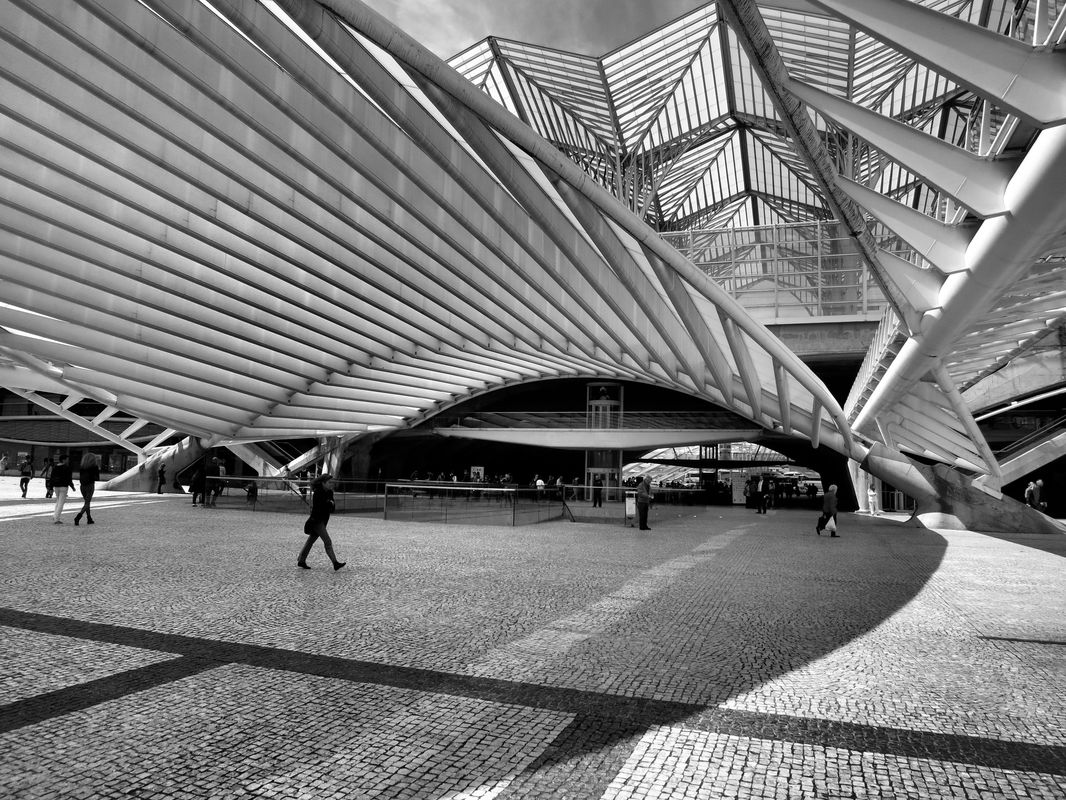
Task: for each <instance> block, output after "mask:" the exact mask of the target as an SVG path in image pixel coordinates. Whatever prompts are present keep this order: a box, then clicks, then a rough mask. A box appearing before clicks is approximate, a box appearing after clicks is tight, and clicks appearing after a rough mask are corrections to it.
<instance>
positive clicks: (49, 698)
mask: <svg viewBox="0 0 1066 800" xmlns="http://www.w3.org/2000/svg"><path fill="white" fill-rule="evenodd" d="M217 666H218V662H217V661H201V660H199V659H195V658H173V659H170V660H169V661H162V662H160V663H158V664H149V665H148V666H146V667H139V668H137V669H131V670H127V671H125V672H118V673H115V674H114V675H108V676H107V677H105V678H99V679H97V680H94V681H88V682H86V683H79V684H78V685H77V686H68V687H66V688H64V689H57V690H55V691H54V692H46V693H44V694H39V695H35V696H34V697H27V698H25V699H23V700H17V701H15V702H14V703H8V704H7V705H3V706H0V734H3V733H7V732H8V731H13V730H15V729H17V728H22V727H25V726H26V725H34V724H36V723H38V722H44V721H45V720H47V719H52V718H53V717H59V716H62V715H63V714H70V713H73V712H75V711H81V710H82V709H86V708H90V707H91V706H95V705H98V704H99V703H106V702H107V701H109V700H117V699H118V698H120V697H125V696H127V695H130V694H133V693H134V692H140V691H143V690H145V689H152V688H154V687H156V686H162V685H164V684H167V683H172V682H173V681H177V680H181V679H182V678H187V677H189V676H190V675H195V674H197V673H198V672H203V671H204V670H208V669H213V668H215V667H217Z"/></svg>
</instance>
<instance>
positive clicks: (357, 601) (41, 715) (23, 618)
mask: <svg viewBox="0 0 1066 800" xmlns="http://www.w3.org/2000/svg"><path fill="white" fill-rule="evenodd" d="M7 483H8V481H7V480H0V538H2V539H3V544H4V547H5V555H6V558H5V560H4V562H3V564H2V565H0V634H6V635H4V636H3V638H2V640H0V675H4V676H6V680H7V683H6V684H4V685H5V688H8V689H9V690H10V691H9V692H8V694H7V695H6V696H5V697H4V698H2V699H0V752H2V753H3V754H4V757H3V758H2V759H0V796H3V797H5V798H6V797H9V796H10V797H12V798H23V797H34V798H36V797H56V798H60V797H61V798H69V797H111V796H115V797H117V796H120V795H121V796H136V797H166V798H193V797H195V798H200V797H219V798H221V797H240V796H257V797H300V796H303V797H326V798H329V797H334V796H337V797H341V796H344V797H353V796H355V797H364V796H365V797H381V798H393V797H402V798H407V797H427V798H429V797H432V798H434V800H440V799H441V798H452V800H455V798H468V797H469V798H474V797H485V798H499V800H516V799H518V798H521V799H522V800H525V798H601V797H649V798H670V797H688V796H693V797H697V796H698V797H717V796H722V797H737V798H763V797H789V798H791V797H796V798H804V797H811V798H814V797H852V796H854V797H912V796H913V797H963V798H982V800H983V798H986V797H989V798H991V797H1006V798H1013V797H1063V796H1066V791H1064V788H1063V785H1062V781H1063V776H1066V742H1064V741H1063V736H1064V734H1063V731H1066V700H1064V693H1063V691H1062V687H1063V686H1064V685H1066V591H1064V590H1066V571H1064V570H1063V569H1062V565H1063V563H1064V562H1063V559H1064V558H1066V537H1053V536H1052V537H1034V536H1026V535H1021V536H1013V537H1009V536H998V537H992V536H984V535H980V534H974V533H968V532H938V531H925V530H916V529H911V528H906V527H903V526H901V525H900V521H899V520H894V519H891V518H881V519H870V518H864V517H858V516H854V515H842V517H841V520H842V522H843V526H842V527H843V532H842V536H841V537H840V538H839V539H832V540H830V539H828V538H826V537H816V536H814V535H813V529H812V528H813V526H812V525H811V524H810V522H811V519H810V517H811V516H812V515H811V514H810V513H803V512H791V511H775V512H771V513H770V514H768V515H766V516H755V515H754V514H752V513H751V512H746V511H745V510H743V509H739V508H738V509H706V510H700V509H686V510H685V512H684V513H683V514H682V513H680V512H677V511H676V510H674V511H669V510H668V509H659V508H656V509H654V510H653V514H654V515H656V516H655V518H654V519H653V525H652V527H653V531H652V532H650V533H644V532H639V531H636V530H635V529H631V528H625V527H623V526H621V525H614V524H610V525H608V524H583V525H574V524H569V523H563V522H553V523H546V524H541V525H537V526H530V527H524V528H501V527H491V526H483V527H475V526H470V527H467V526H445V525H437V524H432V523H422V524H410V523H395V522H383V521H381V520H377V519H365V518H356V517H345V516H340V517H337V518H336V519H335V520H333V521H331V525H330V528H331V532H332V534H333V536H334V541H335V544H336V546H337V549H338V552H339V553H340V554H341V557H342V558H346V559H347V560H348V561H349V567H348V568H347V569H345V570H342V571H341V572H334V571H333V570H332V569H330V568H329V566H328V564H327V562H326V560H325V557H324V555H323V554H322V553H321V551H320V550H316V551H314V552H313V554H312V557H311V564H312V566H313V567H314V568H313V569H311V570H309V571H304V570H298V569H296V568H295V554H296V551H297V550H298V548H299V546H300V544H301V542H302V537H301V535H300V527H301V520H300V519H299V518H297V517H293V516H286V515H281V514H270V513H257V512H252V511H248V510H240V511H231V510H218V511H214V512H212V511H208V510H203V509H198V510H196V511H195V512H194V511H193V510H192V509H191V508H190V507H189V506H188V505H187V504H186V503H184V502H182V500H181V499H180V498H164V499H162V500H159V499H158V498H153V499H151V500H150V501H146V500H144V498H143V496H142V497H140V498H138V497H128V496H127V497H114V498H107V497H106V495H105V497H104V499H108V500H111V501H112V502H109V503H108V504H106V505H101V510H100V511H99V512H98V513H97V514H94V516H95V517H96V518H97V524H96V525H94V526H93V527H92V528H86V527H85V526H81V527H79V528H74V527H73V526H71V525H64V526H52V525H51V524H50V522H49V520H48V518H47V517H46V516H35V514H40V513H41V509H36V510H34V509H27V507H26V506H25V504H24V503H23V501H21V500H18V499H11V497H10V496H9V494H5V492H9V489H13V487H14V484H13V483H12V485H11V487H8V486H7ZM668 512H669V513H668ZM37 672H41V673H44V674H46V675H47V676H48V678H47V681H50V682H47V681H44V680H42V681H40V682H36V683H35V682H34V680H33V676H34V674H35V673H37ZM9 753H10V754H12V755H11V757H10V758H8V754H9ZM353 787H357V788H355V789H353ZM124 791H125V792H127V793H126V794H122V792H124ZM345 792H347V793H345Z"/></svg>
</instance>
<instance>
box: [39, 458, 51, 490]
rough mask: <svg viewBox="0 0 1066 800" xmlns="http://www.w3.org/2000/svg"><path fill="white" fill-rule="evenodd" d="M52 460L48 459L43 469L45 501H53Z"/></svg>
mask: <svg viewBox="0 0 1066 800" xmlns="http://www.w3.org/2000/svg"><path fill="white" fill-rule="evenodd" d="M52 466H53V463H52V459H50V458H46V459H45V460H44V466H42V467H41V477H42V478H44V499H45V500H51V499H52Z"/></svg>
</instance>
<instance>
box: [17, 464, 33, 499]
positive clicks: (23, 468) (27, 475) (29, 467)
mask: <svg viewBox="0 0 1066 800" xmlns="http://www.w3.org/2000/svg"><path fill="white" fill-rule="evenodd" d="M32 479H33V463H32V462H31V461H30V457H29V456H26V457H25V458H24V459H22V461H20V462H19V489H21V490H22V496H23V497H25V496H26V490H27V489H29V488H30V481H31V480H32Z"/></svg>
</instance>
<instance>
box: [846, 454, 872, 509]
mask: <svg viewBox="0 0 1066 800" xmlns="http://www.w3.org/2000/svg"><path fill="white" fill-rule="evenodd" d="M848 474H849V475H851V486H852V488H853V489H854V490H855V502H857V503H858V504H859V513H860V514H866V513H868V512H869V510H870V506H869V503H868V502H867V499H866V488H867V487H868V486H869V485H870V480H871V478H870V476H869V475H868V474H867V473H866V472H864V471H863V469H862V467H860V466H859V462H858V461H855V460H854V459H851V458H849V459H848Z"/></svg>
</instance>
